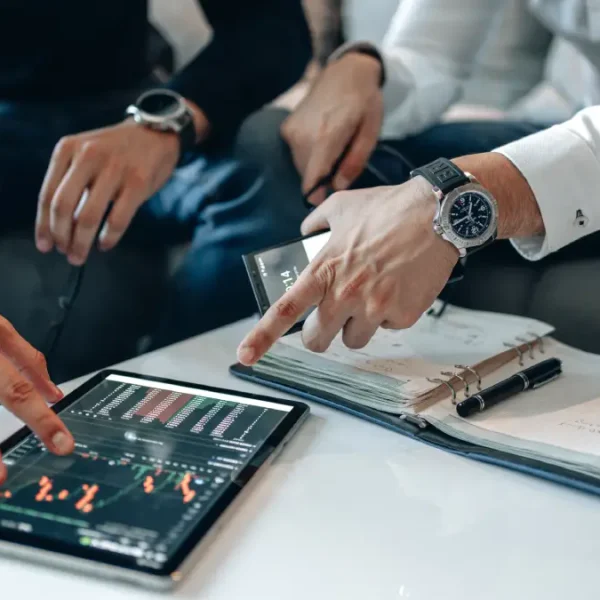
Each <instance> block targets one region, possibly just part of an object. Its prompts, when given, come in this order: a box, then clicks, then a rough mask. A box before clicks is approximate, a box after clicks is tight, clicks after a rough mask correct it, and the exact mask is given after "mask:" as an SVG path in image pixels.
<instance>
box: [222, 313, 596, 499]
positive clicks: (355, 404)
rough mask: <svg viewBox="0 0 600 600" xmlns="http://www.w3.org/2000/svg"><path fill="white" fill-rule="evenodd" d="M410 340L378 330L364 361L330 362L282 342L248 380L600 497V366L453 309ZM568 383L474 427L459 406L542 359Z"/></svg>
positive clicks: (488, 316)
mask: <svg viewBox="0 0 600 600" xmlns="http://www.w3.org/2000/svg"><path fill="white" fill-rule="evenodd" d="M435 313H436V311H435V310H434V311H432V313H431V314H426V315H424V316H423V317H422V318H421V319H420V320H419V321H418V322H417V324H416V325H414V326H413V327H412V328H411V329H408V330H402V331H392V330H384V329H380V330H379V331H378V332H377V333H376V335H375V336H374V338H373V339H372V340H371V342H370V343H369V345H368V346H367V347H366V348H364V349H362V350H349V349H348V348H346V347H345V346H344V345H343V343H342V340H341V337H339V338H336V340H334V342H333V344H332V345H331V347H330V349H329V350H328V351H327V352H326V353H324V354H314V353H312V352H309V351H308V350H306V349H305V348H304V346H303V344H302V339H301V334H300V333H296V334H292V335H289V336H287V337H285V338H283V339H281V340H280V341H279V342H277V344H275V346H274V347H273V348H272V349H271V351H270V352H269V353H268V354H267V355H266V356H265V357H264V358H263V359H262V360H261V361H259V362H258V363H257V364H256V365H255V366H254V367H252V368H246V367H243V366H241V365H235V366H233V367H232V369H231V370H232V372H233V373H234V374H235V375H237V376H239V377H242V378H245V379H249V380H251V381H255V382H259V383H262V384H264V385H268V386H270V387H274V388H277V389H280V390H283V391H287V392H290V393H293V394H296V395H299V396H302V397H304V398H306V399H308V400H312V401H315V402H320V403H324V404H327V405H329V406H333V407H335V408H338V409H340V410H343V411H345V412H349V413H352V414H354V415H356V416H359V417H361V418H364V419H367V420H369V421H372V422H375V423H377V424H380V425H384V426H386V427H388V428H392V429H394V430H396V431H398V432H401V433H404V434H406V435H409V436H412V437H415V438H417V439H420V440H422V441H424V442H426V443H429V444H432V445H435V446H438V447H441V448H444V449H447V450H450V451H453V452H456V453H459V454H464V455H467V456H469V457H472V458H476V459H479V460H483V461H486V462H491V463H495V464H499V465H503V466H506V467H510V468H513V469H517V470H520V471H523V472H527V473H530V474H535V475H538V476H541V477H545V478H547V479H552V480H554V481H558V482H561V483H564V484H567V485H571V486H574V487H578V488H580V489H585V490H587V491H591V492H594V493H598V494H600V356H596V355H591V354H588V353H585V352H581V351H578V350H575V349H573V348H570V347H568V346H565V345H563V344H561V343H559V342H557V341H556V340H554V339H553V338H551V337H549V336H550V335H551V334H552V332H553V328H552V327H551V326H550V325H547V324H545V323H542V322H540V321H536V320H532V319H528V318H523V317H517V316H512V315H504V314H496V313H487V312H480V311H472V310H466V309H461V308H457V307H454V306H449V307H448V308H447V310H446V311H445V312H444V314H443V316H441V317H439V318H438V317H437V316H435ZM551 357H556V358H560V359H561V360H562V361H563V371H564V374H563V375H562V376H561V377H560V378H559V379H558V380H557V381H555V382H553V383H551V384H549V385H547V386H544V387H542V388H540V389H539V390H535V391H527V392H524V393H521V394H519V395H517V396H515V397H514V398H511V399H509V400H506V401H505V402H503V403H500V404H498V405H496V406H494V407H491V408H488V409H486V410H485V411H483V412H480V413H477V414H475V415H473V416H471V417H469V418H468V419H463V418H461V417H459V416H458V414H457V412H456V406H455V404H456V403H457V402H459V401H460V400H462V399H464V398H465V397H468V396H469V395H472V394H476V393H477V391H478V389H480V388H487V387H489V386H491V385H493V384H495V383H497V382H499V381H502V380H504V379H506V378H507V377H509V376H511V375H513V374H514V373H517V372H518V371H520V370H522V369H524V368H526V367H529V366H531V365H532V364H534V363H535V362H539V361H541V360H544V359H546V358H551Z"/></svg>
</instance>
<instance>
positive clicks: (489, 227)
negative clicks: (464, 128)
mask: <svg viewBox="0 0 600 600" xmlns="http://www.w3.org/2000/svg"><path fill="white" fill-rule="evenodd" d="M418 175H420V176H421V177H424V178H425V179H426V180H427V181H428V182H429V183H430V184H431V185H432V186H433V192H434V194H435V196H436V198H437V201H438V207H437V211H436V214H435V217H434V218H433V230H434V231H435V232H436V233H437V234H438V235H439V236H441V237H442V238H443V239H444V240H446V241H447V242H450V243H451V244H452V245H453V246H454V247H455V248H456V249H457V250H458V252H459V254H460V256H461V257H462V258H464V257H466V256H469V255H470V254H473V253H474V252H476V251H477V250H480V249H481V248H484V247H485V246H487V245H489V244H491V243H492V242H493V241H494V240H495V239H496V235H497V227H498V205H497V203H496V199H495V198H494V196H492V194H491V193H490V192H489V191H488V190H486V189H485V188H484V187H482V186H481V185H480V184H479V183H478V182H477V180H476V179H475V178H474V177H473V176H472V175H471V174H470V173H465V172H464V171H462V170H461V169H460V168H459V167H457V166H456V165H455V164H454V163H453V162H450V161H449V160H447V159H445V158H438V159H437V160H435V161H434V162H432V163H430V164H428V165H425V166H424V167H420V168H419V169H415V170H414V171H412V172H411V174H410V176H411V177H417V176H418Z"/></svg>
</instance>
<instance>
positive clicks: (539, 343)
mask: <svg viewBox="0 0 600 600" xmlns="http://www.w3.org/2000/svg"><path fill="white" fill-rule="evenodd" d="M528 333H529V335H531V336H533V343H534V344H537V346H538V348H539V349H540V354H546V350H544V338H543V337H541V336H539V335H538V334H537V333H533V332H532V331H529V332H528Z"/></svg>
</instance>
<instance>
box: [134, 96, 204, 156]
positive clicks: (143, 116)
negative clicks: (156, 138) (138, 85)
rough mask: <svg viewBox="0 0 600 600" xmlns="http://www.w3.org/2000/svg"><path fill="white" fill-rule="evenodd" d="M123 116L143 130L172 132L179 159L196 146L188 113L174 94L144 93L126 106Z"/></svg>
mask: <svg viewBox="0 0 600 600" xmlns="http://www.w3.org/2000/svg"><path fill="white" fill-rule="evenodd" d="M126 114H127V115H129V116H131V117H133V120H134V121H135V122H136V123H138V124H139V125H143V126H144V127H148V128H150V129H154V130H155V131H168V132H172V133H176V134H177V135H178V137H179V142H180V144H181V157H183V156H184V154H185V153H186V152H189V151H190V150H192V149H193V148H194V146H195V145H196V128H195V126H194V117H193V115H192V111H191V110H190V108H189V107H188V105H187V104H186V103H185V100H184V99H183V97H182V96H180V95H179V94H178V93H177V92H174V91H172V90H167V89H153V90H148V91H147V92H144V93H143V94H142V95H141V96H140V97H139V98H138V99H137V100H136V102H135V104H132V105H130V106H128V107H127V110H126Z"/></svg>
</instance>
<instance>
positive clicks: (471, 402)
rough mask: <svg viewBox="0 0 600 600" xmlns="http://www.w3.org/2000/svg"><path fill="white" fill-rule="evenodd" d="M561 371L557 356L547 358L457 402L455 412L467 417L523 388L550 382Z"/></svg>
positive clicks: (532, 388) (515, 393)
mask: <svg viewBox="0 0 600 600" xmlns="http://www.w3.org/2000/svg"><path fill="white" fill-rule="evenodd" d="M561 373H562V362H561V361H560V360H559V359H558V358H549V359H547V360H544V361H542V362H540V363H538V364H537V365H533V366H532V367H529V368H528V369H525V370H524V371H521V372H520V373H516V374H515V375H513V376H512V377H509V378H508V379H505V380H504V381H500V382H499V383H497V384H496V385H493V386H492V387H489V388H487V389H485V390H483V391H482V392H479V394H475V395H474V396H471V397H470V398H467V399H466V400H463V401H462V402H459V403H458V404H457V405H456V412H457V413H458V416H459V417H468V416H469V415H471V414H473V413H474V412H481V411H482V410H485V409H486V408H489V407H490V406H494V405H495V404H498V403H499V402H502V401H503V400H506V399H507V398H511V397H512V396H516V395H517V394H520V393H521V392H524V391H525V390H534V389H535V388H538V387H540V386H542V385H545V384H546V383H550V382H551V381H553V380H554V379H556V378H557V377H559V375H560V374H561Z"/></svg>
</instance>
